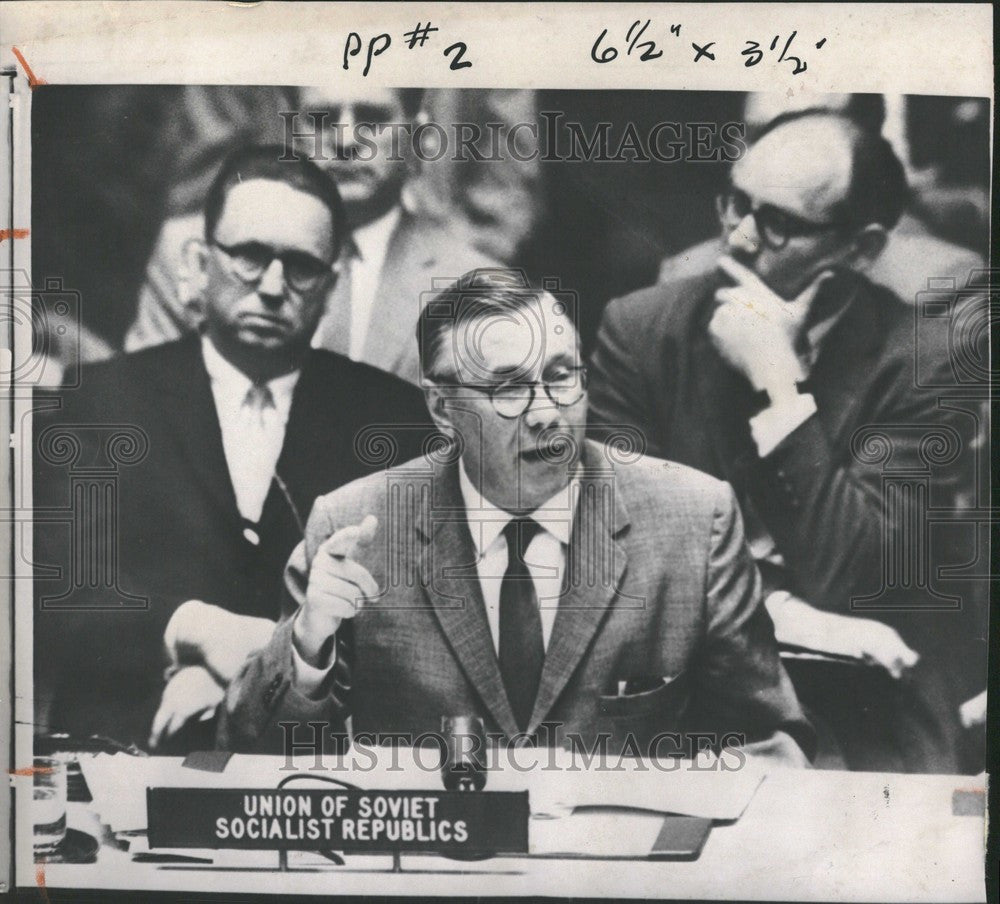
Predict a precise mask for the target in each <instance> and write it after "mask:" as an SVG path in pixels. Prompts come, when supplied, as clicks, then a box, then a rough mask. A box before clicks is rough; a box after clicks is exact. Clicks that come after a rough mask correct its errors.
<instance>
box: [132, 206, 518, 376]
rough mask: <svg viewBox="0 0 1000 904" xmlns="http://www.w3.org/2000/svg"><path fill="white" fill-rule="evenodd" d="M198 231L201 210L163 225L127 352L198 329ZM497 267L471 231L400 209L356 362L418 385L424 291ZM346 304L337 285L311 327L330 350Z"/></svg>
mask: <svg viewBox="0 0 1000 904" xmlns="http://www.w3.org/2000/svg"><path fill="white" fill-rule="evenodd" d="M203 230H204V218H203V217H202V215H201V214H200V213H196V214H189V215H185V216H180V217H174V218H171V219H169V220H167V221H166V222H165V223H164V224H163V229H162V230H161V232H160V237H159V239H158V240H157V243H156V248H155V249H154V251H153V255H152V257H151V258H150V261H149V265H148V266H147V268H146V281H145V283H144V285H143V286H142V289H141V290H140V292H139V309H138V312H137V313H136V319H135V322H134V323H133V324H132V326H131V328H130V329H129V331H128V334H127V336H126V337H125V348H126V350H127V351H136V350H138V349H141V348H146V347H148V346H152V345H158V344H160V343H163V342H168V341H170V340H172V339H176V338H178V337H180V336H182V335H185V334H186V333H189V332H191V331H193V330H195V329H196V328H197V325H198V322H199V320H200V317H201V315H200V312H199V309H198V303H197V301H196V300H195V299H194V298H193V297H192V295H191V290H190V288H189V286H188V283H187V276H186V271H185V267H184V264H183V259H182V249H183V248H184V245H185V243H186V242H187V241H188V240H190V239H192V238H198V237H200V236H201V235H202V234H203ZM496 266H499V264H498V263H497V262H496V261H493V260H491V259H489V258H488V257H487V256H486V255H484V254H482V253H481V252H479V251H477V250H476V249H475V248H473V246H472V244H471V240H470V237H469V236H467V235H463V234H461V233H460V232H458V231H457V230H456V229H455V228H453V227H450V226H449V227H446V226H443V225H441V224H439V223H437V222H436V221H434V220H431V219H430V218H427V217H421V218H418V217H415V216H413V215H412V214H410V213H408V212H407V211H404V212H403V214H402V216H401V217H400V220H399V223H398V224H397V226H396V228H395V230H394V231H393V234H392V236H391V237H390V239H389V247H388V250H387V251H386V256H385V262H384V263H383V265H382V272H381V274H380V276H379V284H378V289H377V290H376V294H375V303H374V306H373V309H372V312H371V325H370V327H369V330H368V336H367V339H366V344H365V348H364V351H363V352H362V358H361V360H362V361H364V362H365V363H367V364H372V365H374V366H375V367H378V368H380V369H381V370H385V371H388V372H389V373H393V374H396V375H397V376H400V377H402V378H403V379H405V380H409V381H410V382H411V383H418V382H419V371H420V369H419V361H418V356H417V345H416V340H415V339H414V331H415V329H416V323H417V316H418V315H419V313H420V309H421V307H422V303H423V301H425V300H426V298H427V297H428V293H430V294H434V293H435V292H436V291H439V290H440V289H443V288H444V287H445V286H446V285H448V284H449V283H452V282H455V280H457V279H458V277H459V276H461V275H462V274H463V273H466V272H467V271H469V270H472V269H474V268H476V267H496ZM343 279H344V278H343V277H341V281H340V285H341V287H343V285H344V281H343ZM347 303H348V299H347V298H345V297H344V294H343V291H341V292H340V293H338V288H337V286H336V285H335V286H334V287H333V289H332V290H331V292H330V296H329V298H328V299H327V312H326V314H325V315H324V319H323V321H322V322H321V323H320V325H319V327H318V329H317V335H318V336H319V337H321V339H322V343H321V347H322V348H325V349H327V350H328V351H333V352H337V353H339V354H346V353H347V350H348V338H347V332H346V324H349V323H350V316H349V314H348V313H347V307H346V306H347Z"/></svg>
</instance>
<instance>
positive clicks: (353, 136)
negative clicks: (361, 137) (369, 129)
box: [333, 107, 358, 159]
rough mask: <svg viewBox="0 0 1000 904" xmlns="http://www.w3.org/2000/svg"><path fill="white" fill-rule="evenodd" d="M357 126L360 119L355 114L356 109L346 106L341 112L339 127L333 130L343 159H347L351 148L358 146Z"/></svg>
mask: <svg viewBox="0 0 1000 904" xmlns="http://www.w3.org/2000/svg"><path fill="white" fill-rule="evenodd" d="M357 127H358V121H357V117H356V116H355V115H354V110H353V109H352V108H350V107H345V108H344V110H343V111H342V112H341V114H340V120H339V122H338V127H337V128H336V129H334V130H333V134H334V136H335V138H334V143H335V144H336V150H337V154H338V155H339V156H340V157H341V158H342V159H347V158H348V157H349V155H350V151H351V149H352V148H354V147H357V144H358V138H357Z"/></svg>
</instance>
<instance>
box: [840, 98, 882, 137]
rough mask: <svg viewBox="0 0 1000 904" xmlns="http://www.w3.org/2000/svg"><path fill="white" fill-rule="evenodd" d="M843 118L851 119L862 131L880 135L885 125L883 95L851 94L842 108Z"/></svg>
mask: <svg viewBox="0 0 1000 904" xmlns="http://www.w3.org/2000/svg"><path fill="white" fill-rule="evenodd" d="M843 113H844V115H845V116H847V117H849V118H850V119H853V120H854V121H855V122H856V123H857V124H858V125H859V126H861V128H862V129H867V130H868V131H869V132H874V133H875V134H876V135H879V134H881V132H882V126H884V125H885V95H884V94H852V95H851V96H850V99H849V100H848V101H847V106H846V107H844V110H843Z"/></svg>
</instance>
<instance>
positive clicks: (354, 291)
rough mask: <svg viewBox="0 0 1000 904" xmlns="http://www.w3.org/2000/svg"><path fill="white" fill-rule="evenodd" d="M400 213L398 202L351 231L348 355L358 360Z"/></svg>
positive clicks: (366, 335) (366, 336)
mask: <svg viewBox="0 0 1000 904" xmlns="http://www.w3.org/2000/svg"><path fill="white" fill-rule="evenodd" d="M401 213H402V211H401V209H400V207H399V205H398V204H397V205H396V206H395V207H393V208H392V210H390V211H389V212H388V213H387V214H385V215H384V216H381V217H379V219H377V220H375V221H374V222H371V223H368V224H367V225H366V226H362V227H361V228H360V229H355V230H354V233H353V238H354V244H355V246H356V248H357V254H355V255H352V256H351V257H350V258H349V260H348V262H347V263H348V266H349V267H350V268H351V274H350V280H351V334H350V336H351V338H350V351H349V352H348V356H349V357H350V358H351V359H353V360H354V361H360V360H361V355H362V353H363V352H364V348H365V340H366V339H367V338H368V328H369V326H370V325H371V319H372V308H374V306H375V295H376V293H377V292H378V284H379V280H380V279H381V278H382V266H383V265H384V264H385V256H386V254H387V252H388V251H389V241H390V240H391V239H392V233H393V232H394V231H395V229H396V226H397V225H398V224H399V218H400V216H401Z"/></svg>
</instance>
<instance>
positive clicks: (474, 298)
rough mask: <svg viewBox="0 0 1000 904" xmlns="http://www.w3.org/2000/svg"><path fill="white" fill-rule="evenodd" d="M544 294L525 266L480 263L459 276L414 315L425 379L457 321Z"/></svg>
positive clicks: (518, 306) (519, 306)
mask: <svg viewBox="0 0 1000 904" xmlns="http://www.w3.org/2000/svg"><path fill="white" fill-rule="evenodd" d="M544 294H545V292H544V290H542V289H539V288H537V287H536V286H533V285H532V284H531V282H530V280H529V279H528V277H527V274H526V273H525V272H524V270H520V269H517V268H514V267H510V268H504V267H480V268H478V269H476V270H470V271H469V272H468V273H466V274H464V275H463V276H461V277H459V279H458V281H457V282H455V283H454V284H453V285H451V286H449V287H448V288H446V289H444V290H443V291H442V292H439V293H438V294H437V295H436V296H434V298H432V299H431V300H430V301H428V302H427V304H426V305H424V308H423V310H422V311H421V312H420V316H419V317H418V318H417V330H416V334H417V348H418V349H419V352H420V372H421V373H422V374H423V377H424V379H425V380H433V378H434V376H433V375H434V366H435V364H436V363H437V361H438V358H439V357H440V355H441V350H442V348H443V347H444V344H445V342H446V340H447V337H448V336H449V335H450V334H451V333H452V331H453V330H455V329H456V328H457V327H458V326H459V325H460V324H463V323H470V322H472V321H473V320H476V319H478V318H480V317H486V316H489V315H496V314H503V313H510V312H514V311H520V310H523V309H524V308H527V307H529V306H530V305H532V304H535V303H536V302H538V301H540V300H541V298H542V296H543V295H544Z"/></svg>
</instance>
